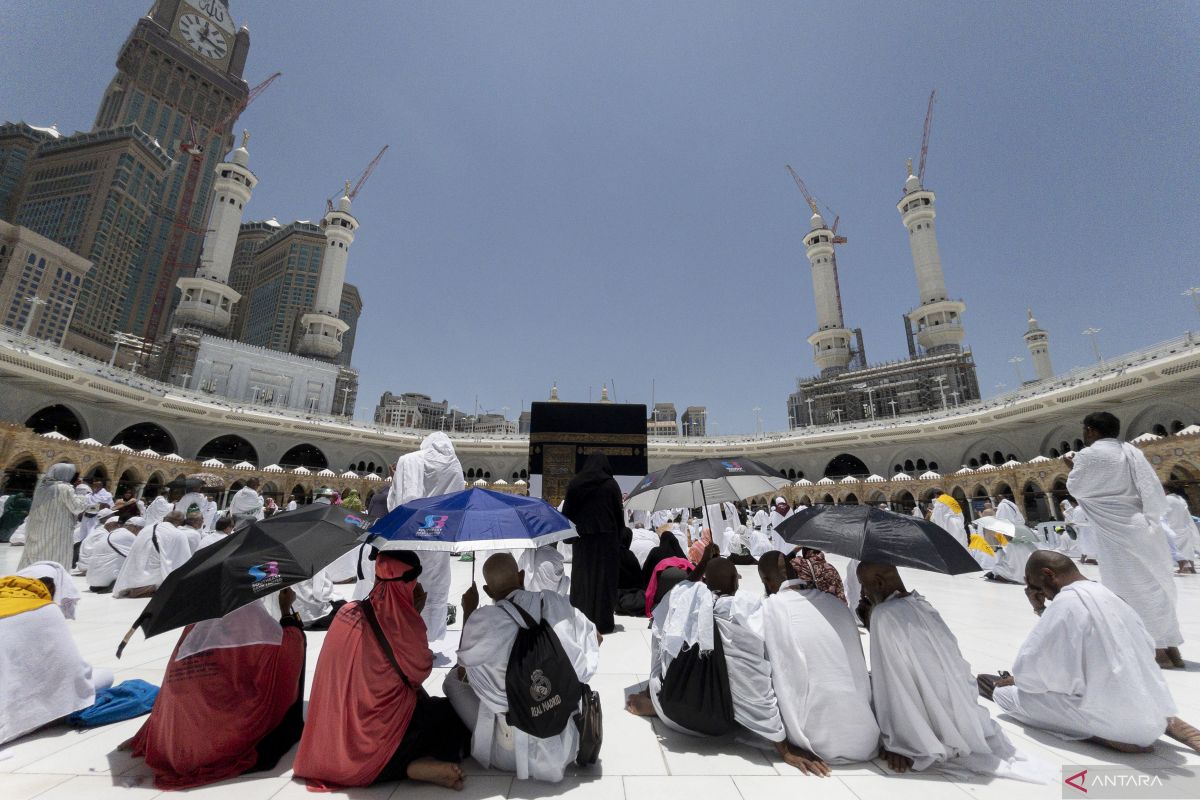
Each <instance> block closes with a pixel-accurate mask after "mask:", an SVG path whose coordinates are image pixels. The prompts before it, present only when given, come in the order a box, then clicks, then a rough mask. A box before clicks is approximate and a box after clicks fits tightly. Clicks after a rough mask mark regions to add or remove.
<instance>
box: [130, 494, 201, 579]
mask: <svg viewBox="0 0 1200 800" xmlns="http://www.w3.org/2000/svg"><path fill="white" fill-rule="evenodd" d="M183 519H184V518H183V513H182V512H180V511H171V512H170V513H168V514H167V516H166V518H164V519H163V521H162V522H159V523H156V524H154V525H147V526H146V527H144V528H142V530H141V531H140V532H139V533H138V535H137V538H135V539H134V541H133V546H132V547H131V548H130V549H129V555H128V557H127V558H126V559H125V563H124V564H123V565H122V566H121V571H120V573H118V575H117V580H116V583H114V584H113V597H149V596H150V595H152V594H154V590H155V589H157V588H158V587H159V585H160V584H161V583H162V582H163V580H164V579H165V578H166V577H167V576H168V575H170V574H171V572H172V571H174V570H176V569H178V568H179V567H181V566H183V564H184V563H185V562H186V561H187V560H188V559H189V558H191V557H192V553H193V552H194V546H195V545H196V544H198V537H197V541H193V540H192V537H191V536H189V535H188V534H187V533H186V532H184V531H183V530H181V529H180V528H179V527H178V526H179V525H181V524H182V523H183Z"/></svg>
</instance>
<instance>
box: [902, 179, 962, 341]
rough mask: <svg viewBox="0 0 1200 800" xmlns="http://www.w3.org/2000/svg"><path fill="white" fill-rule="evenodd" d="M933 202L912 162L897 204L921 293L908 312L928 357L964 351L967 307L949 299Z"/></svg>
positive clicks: (931, 194)
mask: <svg viewBox="0 0 1200 800" xmlns="http://www.w3.org/2000/svg"><path fill="white" fill-rule="evenodd" d="M933 201H934V195H933V192H931V191H928V190H927V189H924V188H922V186H921V179H920V178H918V177H917V176H916V175H914V174H913V171H912V160H911V159H910V160H909V162H908V180H906V181H905V182H904V197H902V198H901V199H900V202H899V203H897V204H896V210H897V211H899V212H900V218H901V219H902V220H903V221H904V227H905V228H907V229H908V245H909V247H910V248H911V249H912V259H913V267H914V268H915V269H916V271H917V289H918V290H919V291H920V293H921V305H920V306H918V307H917V308H916V309H914V310H912V311H910V312H908V318H909V319H910V320H911V321H912V325H913V329H914V330H915V331H916V334H917V343H918V344H919V345H920V346H921V349H922V350H924V351H925V352H926V353H929V354H936V353H957V352H958V351H959V350H961V349H962V347H961V345H962V340H963V326H962V315H963V312H964V311H965V310H966V308H967V306H966V304H965V303H963V302H962V301H960V300H951V299H949V298H948V297H947V296H946V280H945V278H943V277H942V259H941V256H939V255H938V244H937V233H936V230H935V229H934V227H933V219H934V217H935V216H936V214H935V213H934V206H933Z"/></svg>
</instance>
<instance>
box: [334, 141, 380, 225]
mask: <svg viewBox="0 0 1200 800" xmlns="http://www.w3.org/2000/svg"><path fill="white" fill-rule="evenodd" d="M389 147H391V145H390V144H385V145H384V146H383V149H382V150H380V151H379V152H378V153H376V154H375V157H374V158H372V159H371V163H370V164H367V168H366V169H364V170H363V173H362V175H359V176H358V180H357V181H356V182H355V184H354V186H353V187H351V186H350V185H349V181H347V188H346V197H349V198H350V200H351V201H353V200H354V198H356V197H358V193H359V191H361V190H362V188H363V184H365V183H366V182H367V178H369V177H371V173H372V172H374V171H375V167H377V166H379V162H380V161H381V160H382V159H383V154H384V153H386V152H387V151H388V148H389ZM338 197H341V195H338V194H335V195H334V196H333V197H329V198H326V199H325V213H326V214H328V213H329V212H330V211H333V201H334V200H336V199H337V198H338Z"/></svg>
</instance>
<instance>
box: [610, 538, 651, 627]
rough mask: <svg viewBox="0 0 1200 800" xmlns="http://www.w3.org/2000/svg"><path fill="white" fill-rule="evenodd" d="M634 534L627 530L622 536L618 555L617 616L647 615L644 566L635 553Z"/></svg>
mask: <svg viewBox="0 0 1200 800" xmlns="http://www.w3.org/2000/svg"><path fill="white" fill-rule="evenodd" d="M633 537H634V532H633V530H632V529H630V528H625V529H624V530H622V531H621V534H620V543H621V551H620V553H618V555H617V604H616V606H615V608H614V610H615V612H616V613H617V614H620V615H621V616H626V617H642V616H645V613H646V585H645V584H643V583H642V564H641V562H640V561H638V557H637V554H635V553H634V552H633Z"/></svg>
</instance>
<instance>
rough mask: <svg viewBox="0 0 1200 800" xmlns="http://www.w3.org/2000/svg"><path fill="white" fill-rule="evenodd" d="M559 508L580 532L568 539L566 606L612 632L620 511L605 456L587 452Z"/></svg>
mask: <svg viewBox="0 0 1200 800" xmlns="http://www.w3.org/2000/svg"><path fill="white" fill-rule="evenodd" d="M562 510H563V516H565V517H566V518H567V519H569V520H571V522H574V523H575V527H576V529H577V530H578V531H579V537H578V538H576V539H574V540H573V541H572V551H571V557H572V560H571V564H572V567H571V576H572V577H571V605H573V606H575V608H577V609H579V610H580V611H582V612H583V614H584V616H586V617H587V618H588V619H589V620H591V621H592V624H594V625H595V626H596V630H598V631H600V633H601V634H608V633H612V631H613V626H614V624H615V623H614V622H613V607H614V606H616V603H617V579H618V577H619V576H618V567H619V566H620V561H621V532H622V531H623V530H625V512H624V510H623V509H622V508H621V487H620V486H618V485H617V481H616V479H615V478H614V477H613V471H612V465H610V464H609V463H608V456H606V455H604V454H603V453H592V454H591V455H589V456H588V457H587V461H585V462H584V464H583V469H582V470H580V471H579V473H578V474H576V476H575V477H574V478H572V479H571V483H570V484H568V485H567V496H566V498H565V499H564V500H563V509H562Z"/></svg>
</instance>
